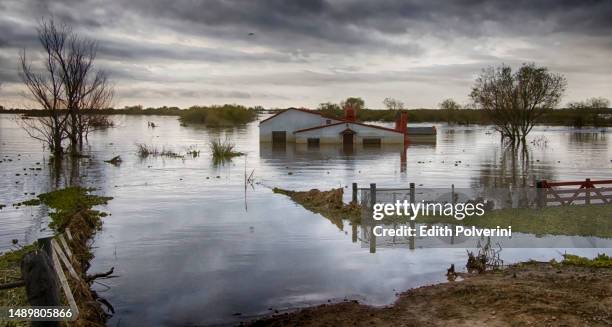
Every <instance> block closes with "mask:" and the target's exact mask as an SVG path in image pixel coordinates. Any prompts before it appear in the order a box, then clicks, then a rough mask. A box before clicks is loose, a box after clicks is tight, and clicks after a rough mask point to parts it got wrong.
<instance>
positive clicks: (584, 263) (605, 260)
mask: <svg viewBox="0 0 612 327" xmlns="http://www.w3.org/2000/svg"><path fill="white" fill-rule="evenodd" d="M561 263H562V264H564V265H571V266H581V267H591V268H612V257H610V256H608V255H606V254H604V253H600V254H598V255H597V256H596V257H595V258H593V259H589V258H586V257H581V256H577V255H574V254H564V255H563V261H562V262H561Z"/></svg>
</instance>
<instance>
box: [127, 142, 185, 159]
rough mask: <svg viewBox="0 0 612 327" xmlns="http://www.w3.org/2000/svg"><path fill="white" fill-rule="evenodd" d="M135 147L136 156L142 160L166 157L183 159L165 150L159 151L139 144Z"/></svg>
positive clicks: (147, 145) (150, 146)
mask: <svg viewBox="0 0 612 327" xmlns="http://www.w3.org/2000/svg"><path fill="white" fill-rule="evenodd" d="M136 147H137V150H136V152H137V153H138V156H139V157H140V158H143V159H144V158H148V157H168V158H183V157H184V156H182V155H180V154H178V153H176V152H174V151H171V150H168V149H166V148H161V150H160V149H159V148H158V147H156V146H154V145H149V144H143V143H139V144H136Z"/></svg>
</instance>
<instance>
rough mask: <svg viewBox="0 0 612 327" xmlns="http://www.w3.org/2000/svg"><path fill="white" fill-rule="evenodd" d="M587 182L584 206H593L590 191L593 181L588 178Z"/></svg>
mask: <svg viewBox="0 0 612 327" xmlns="http://www.w3.org/2000/svg"><path fill="white" fill-rule="evenodd" d="M585 182H586V184H585V188H586V190H585V195H586V197H585V199H584V204H591V190H590V188H591V179H590V178H587V179H586V180H585Z"/></svg>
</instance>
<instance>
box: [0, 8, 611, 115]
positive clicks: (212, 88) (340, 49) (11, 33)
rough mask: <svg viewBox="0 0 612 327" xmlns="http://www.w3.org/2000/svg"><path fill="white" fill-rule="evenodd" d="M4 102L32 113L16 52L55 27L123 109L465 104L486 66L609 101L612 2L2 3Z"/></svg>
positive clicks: (570, 94)
mask: <svg viewBox="0 0 612 327" xmlns="http://www.w3.org/2000/svg"><path fill="white" fill-rule="evenodd" d="M0 12H1V13H2V14H1V15H0V83H2V86H1V87H0V104H3V105H5V106H7V107H11V106H20V105H22V104H23V103H24V100H23V97H22V93H23V90H22V87H21V85H20V82H19V76H18V72H17V58H18V53H19V51H20V49H23V48H26V49H27V51H28V53H29V54H31V55H32V58H33V59H36V57H35V56H34V55H35V53H36V51H37V46H38V45H37V39H36V30H35V28H36V26H37V24H38V21H39V20H40V19H41V18H42V17H51V16H53V17H54V18H55V19H56V20H58V21H62V22H65V23H67V24H69V25H71V26H72V27H73V29H74V30H75V31H77V32H78V33H79V34H81V35H83V36H86V37H89V38H92V39H95V40H97V41H98V42H99V46H100V48H99V53H98V57H97V62H96V64H97V66H98V67H99V68H101V69H105V70H107V71H108V72H109V73H110V75H111V77H112V80H113V82H114V84H115V89H116V99H115V106H116V107H122V106H124V105H134V104H143V105H145V106H161V105H176V106H180V107H186V106H190V105H194V104H202V105H205V104H222V103H240V104H244V105H263V106H265V107H288V106H304V107H316V106H317V104H319V103H321V102H326V101H331V102H339V101H340V100H341V99H343V98H346V97H348V96H360V97H362V98H364V99H365V101H366V105H367V106H369V107H373V108H379V107H382V100H383V99H384V98H385V97H394V98H397V99H400V100H402V101H403V102H404V103H405V104H406V105H407V106H408V107H410V108H415V107H435V106H437V104H438V103H439V102H440V101H441V100H442V99H444V98H448V97H452V98H455V99H456V100H457V101H458V102H460V103H467V102H468V100H469V99H468V96H467V95H468V94H469V91H470V87H471V85H472V84H473V80H474V78H475V76H476V74H478V73H479V71H480V70H481V69H482V68H485V67H487V66H490V65H499V64H502V63H505V64H508V65H511V66H515V67H516V66H518V65H520V64H521V63H523V62H535V63H536V64H538V65H544V66H547V67H549V68H550V69H551V70H553V71H555V72H560V73H562V74H564V75H565V76H566V77H567V79H568V90H567V92H566V95H565V98H564V99H563V103H566V102H568V101H574V100H582V99H584V98H587V97H593V96H603V97H607V98H609V99H612V19H610V17H612V1H605V0H602V1H595V0H583V1H552V0H550V1H536V0H531V1H530V0H514V1H477V0H464V1H400V0H293V1H291V0H261V1H259V0H200V1H198V0H172V1H168V0H53V1H47V0H0Z"/></svg>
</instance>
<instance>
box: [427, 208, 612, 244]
mask: <svg viewBox="0 0 612 327" xmlns="http://www.w3.org/2000/svg"><path fill="white" fill-rule="evenodd" d="M611 209H612V207H611V206H609V205H589V206H587V205H576V206H564V207H561V206H559V207H546V208H542V209H528V208H523V209H502V210H493V211H490V212H487V213H486V214H485V215H483V216H471V217H466V218H465V219H463V220H457V219H455V218H453V217H449V216H419V217H417V218H416V222H417V223H444V224H453V225H464V226H476V227H482V228H496V227H497V226H500V227H507V226H512V232H513V233H515V232H522V233H529V234H535V235H568V236H597V237H606V238H610V237H612V210H611Z"/></svg>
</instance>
